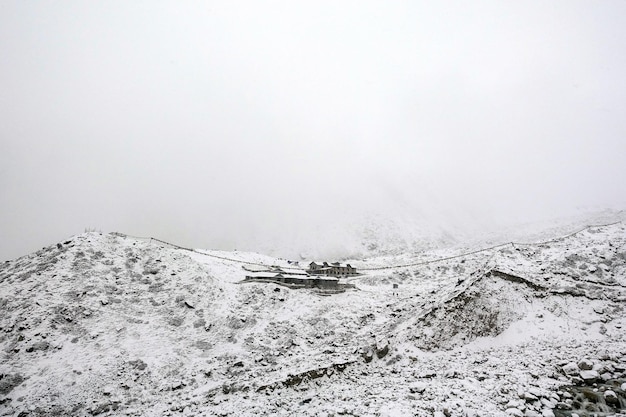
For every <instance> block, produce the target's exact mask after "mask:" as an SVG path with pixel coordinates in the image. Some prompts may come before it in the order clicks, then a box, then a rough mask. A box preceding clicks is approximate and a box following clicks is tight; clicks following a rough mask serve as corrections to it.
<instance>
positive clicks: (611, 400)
mask: <svg viewBox="0 0 626 417" xmlns="http://www.w3.org/2000/svg"><path fill="white" fill-rule="evenodd" d="M604 401H606V403H607V404H609V405H611V406H618V407H619V398H618V397H617V394H615V391H613V390H610V389H609V390H606V391H604Z"/></svg>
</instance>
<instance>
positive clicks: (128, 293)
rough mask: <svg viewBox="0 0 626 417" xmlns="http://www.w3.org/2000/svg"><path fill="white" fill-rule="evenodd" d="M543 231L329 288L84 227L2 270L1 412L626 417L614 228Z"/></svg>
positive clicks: (622, 278) (239, 261) (254, 258)
mask: <svg viewBox="0 0 626 417" xmlns="http://www.w3.org/2000/svg"><path fill="white" fill-rule="evenodd" d="M622 220H623V219H622ZM570 232H571V230H570ZM562 235H565V233H563V234H562ZM551 237H552V239H544V240H543V241H541V242H539V241H533V242H526V244H521V243H519V244H518V243H512V244H511V243H508V244H506V243H502V244H498V245H497V247H494V248H492V249H489V250H485V251H479V250H478V249H480V248H482V247H484V246H476V244H472V245H471V246H467V247H462V246H456V247H448V248H442V249H432V250H427V251H423V252H414V253H403V254H395V255H387V256H379V257H371V258H368V259H351V260H345V261H348V262H350V263H351V264H352V265H354V266H356V267H357V268H358V270H359V271H362V274H361V275H358V276H355V277H349V278H344V279H343V280H345V281H346V283H350V284H352V285H353V286H354V288H350V289H348V290H347V291H345V292H342V293H339V294H334V295H330V296H329V295H324V294H322V293H320V292H318V291H315V290H312V289H293V288H288V287H285V286H281V285H278V284H272V283H251V282H242V281H243V279H244V277H245V275H246V271H245V270H244V269H243V268H242V266H245V265H250V264H257V265H267V266H271V265H277V266H281V267H284V268H292V267H293V264H291V263H288V261H287V260H286V259H280V258H273V257H269V256H264V255H260V254H256V253H247V252H236V251H234V252H220V251H200V250H196V251H190V250H185V249H181V248H177V247H174V246H170V245H167V244H164V243H161V242H158V241H155V240H151V239H140V238H133V237H129V236H126V235H123V234H119V233H98V232H91V233H84V234H81V235H78V236H75V237H72V238H70V239H68V240H66V241H63V242H59V243H58V244H54V245H51V246H49V247H46V248H43V249H41V250H40V251H38V252H36V253H33V254H31V255H28V256H24V257H21V258H18V259H15V260H12V261H7V262H5V263H3V264H2V265H0V349H1V352H0V355H1V356H0V358H1V359H0V415H3V416H48V415H58V416H62V415H76V416H91V415H102V416H105V415H127V416H161V415H171V416H178V415H180V416H252V415H285V416H294V415H310V416H336V415H347V416H439V417H441V416H446V417H451V416H528V417H532V416H545V417H549V416H574V415H578V416H581V417H582V416H592V415H598V416H608V415H626V394H625V392H626V337H625V335H626V311H625V307H626V226H625V225H624V223H623V221H619V222H617V223H613V224H610V225H601V226H594V227H588V228H585V229H584V230H581V231H579V232H578V233H574V234H570V235H569V236H564V237H560V236H551ZM499 243H500V242H499ZM312 260H313V259H311V260H309V261H312ZM301 263H302V264H303V262H301ZM620 413H621V414H620Z"/></svg>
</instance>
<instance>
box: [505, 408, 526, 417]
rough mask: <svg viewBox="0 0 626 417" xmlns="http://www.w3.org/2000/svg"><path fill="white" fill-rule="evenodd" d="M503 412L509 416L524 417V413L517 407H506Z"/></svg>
mask: <svg viewBox="0 0 626 417" xmlns="http://www.w3.org/2000/svg"><path fill="white" fill-rule="evenodd" d="M505 412H506V413H507V414H508V415H510V416H515V417H524V413H522V411H521V410H520V409H519V408H507V409H506V411H505Z"/></svg>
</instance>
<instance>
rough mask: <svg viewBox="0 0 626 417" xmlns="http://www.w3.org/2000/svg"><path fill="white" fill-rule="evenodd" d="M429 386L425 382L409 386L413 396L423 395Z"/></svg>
mask: <svg viewBox="0 0 626 417" xmlns="http://www.w3.org/2000/svg"><path fill="white" fill-rule="evenodd" d="M426 387H427V385H426V384H425V383H424V382H414V383H412V384H411V385H410V386H409V391H410V392H411V393H412V394H422V393H423V392H424V391H426Z"/></svg>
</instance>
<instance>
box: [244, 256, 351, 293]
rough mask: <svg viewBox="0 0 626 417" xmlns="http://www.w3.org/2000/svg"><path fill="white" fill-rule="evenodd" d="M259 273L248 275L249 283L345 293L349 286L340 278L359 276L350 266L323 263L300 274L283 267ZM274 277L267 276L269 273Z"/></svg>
mask: <svg viewBox="0 0 626 417" xmlns="http://www.w3.org/2000/svg"><path fill="white" fill-rule="evenodd" d="M251 272H257V273H258V274H255V275H246V278H245V281H247V282H274V283H277V284H282V285H285V286H289V287H292V288H318V289H322V290H339V291H343V290H344V289H345V288H346V287H349V286H350V285H349V284H342V283H340V282H339V278H345V277H349V276H354V275H358V272H357V270H356V268H355V267H353V266H351V265H350V264H346V265H341V264H340V263H339V262H333V263H331V264H329V263H328V262H323V263H322V264H317V263H315V262H311V263H310V264H309V268H308V269H306V270H299V272H291V271H287V270H285V269H283V268H281V267H278V266H273V267H271V268H269V269H266V270H262V271H251ZM268 272H269V273H271V274H272V275H267V273H268Z"/></svg>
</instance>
